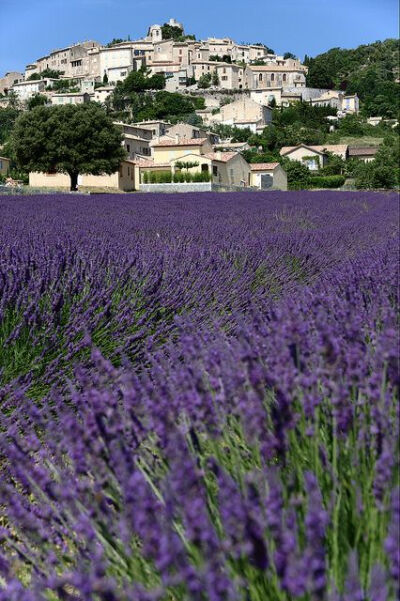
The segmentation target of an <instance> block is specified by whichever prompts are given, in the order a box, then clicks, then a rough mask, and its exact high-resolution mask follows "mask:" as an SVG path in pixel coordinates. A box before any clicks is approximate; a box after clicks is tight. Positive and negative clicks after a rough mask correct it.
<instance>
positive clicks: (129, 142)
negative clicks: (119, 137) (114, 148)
mask: <svg viewBox="0 0 400 601" xmlns="http://www.w3.org/2000/svg"><path fill="white" fill-rule="evenodd" d="M114 125H117V126H118V127H119V128H121V129H122V133H123V136H124V141H123V146H124V148H125V150H126V152H127V153H128V158H129V159H137V158H141V157H143V158H146V157H150V155H151V147H150V142H151V140H152V139H153V134H152V132H151V131H150V130H149V129H146V128H145V127H138V126H136V125H132V124H130V123H121V122H119V121H114Z"/></svg>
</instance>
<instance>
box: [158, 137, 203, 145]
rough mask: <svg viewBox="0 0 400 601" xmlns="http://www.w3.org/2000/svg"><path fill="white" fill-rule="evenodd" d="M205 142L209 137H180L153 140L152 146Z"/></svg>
mask: <svg viewBox="0 0 400 601" xmlns="http://www.w3.org/2000/svg"><path fill="white" fill-rule="evenodd" d="M204 142H207V138H180V140H178V141H177V140H175V139H174V138H169V139H164V140H159V141H158V142H157V141H156V140H153V142H152V143H151V145H152V146H202V145H203V144H204Z"/></svg>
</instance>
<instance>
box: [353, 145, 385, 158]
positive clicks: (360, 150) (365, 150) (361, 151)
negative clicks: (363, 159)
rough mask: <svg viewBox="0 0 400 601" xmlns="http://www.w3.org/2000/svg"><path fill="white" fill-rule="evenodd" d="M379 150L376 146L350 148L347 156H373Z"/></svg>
mask: <svg viewBox="0 0 400 601" xmlns="http://www.w3.org/2000/svg"><path fill="white" fill-rule="evenodd" d="M378 150H379V148H378V147H377V146H364V147H354V146H350V148H349V155H350V156H362V155H368V156H374V155H375V154H376V153H377V152H378Z"/></svg>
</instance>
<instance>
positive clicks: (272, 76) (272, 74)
mask: <svg viewBox="0 0 400 601" xmlns="http://www.w3.org/2000/svg"><path fill="white" fill-rule="evenodd" d="M274 80H275V73H271V81H274Z"/></svg>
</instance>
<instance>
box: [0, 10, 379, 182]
mask: <svg viewBox="0 0 400 601" xmlns="http://www.w3.org/2000/svg"><path fill="white" fill-rule="evenodd" d="M307 73H308V67H307V66H306V65H305V64H302V62H301V61H300V60H299V59H298V58H297V57H296V56H294V55H293V54H292V53H290V52H287V53H285V54H283V55H278V54H276V53H275V52H274V51H273V50H272V49H271V48H268V46H266V45H265V44H261V43H254V44H239V43H237V42H235V41H234V40H232V39H231V38H228V37H227V38H208V39H205V40H196V39H195V37H194V36H193V35H190V34H189V35H187V34H186V33H185V30H184V26H183V25H182V24H181V23H179V22H177V21H176V20H175V19H170V20H169V22H168V23H165V24H164V25H152V26H150V27H149V29H148V31H147V35H145V36H144V37H143V38H141V39H138V40H130V39H125V40H122V39H113V40H112V41H111V42H110V43H108V44H106V45H102V44H100V43H99V42H96V41H93V40H90V41H85V42H80V43H76V44H73V45H71V46H68V47H65V48H61V49H56V50H53V51H51V52H50V53H49V54H48V55H46V56H43V57H40V58H38V59H36V60H34V61H32V62H31V63H30V64H28V65H27V66H26V68H25V72H24V73H19V72H16V71H13V72H9V73H7V74H6V75H5V76H4V77H2V78H0V107H9V106H13V107H18V109H19V110H21V111H24V110H27V109H30V108H32V107H34V106H36V105H41V104H42V105H46V106H51V105H56V106H62V105H71V104H72V105H81V104H86V103H90V102H96V103H99V104H100V105H101V106H103V107H104V109H105V110H106V111H107V112H108V113H109V114H111V115H112V116H113V120H114V123H115V124H117V125H118V126H119V127H120V128H121V130H122V133H123V137H124V143H123V145H124V148H125V150H126V156H127V159H126V161H125V163H124V165H122V166H121V169H120V172H119V174H115V177H114V178H113V179H112V181H111V179H110V177H111V176H104V177H103V178H100V179H99V176H84V175H83V176H81V178H80V184H81V185H82V186H89V187H90V186H93V185H99V186H100V187H101V186H106V187H117V188H118V189H122V190H137V189H139V188H141V189H144V187H145V186H149V185H154V184H166V183H174V182H175V183H177V184H180V183H183V182H185V183H191V180H194V181H195V182H196V183H198V184H199V183H209V182H211V183H214V184H215V185H216V186H217V185H220V186H225V187H227V186H229V187H230V188H231V189H232V188H234V187H248V186H250V187H258V188H279V189H287V174H286V171H287V169H286V168H285V165H284V162H285V161H283V160H281V158H282V159H287V160H292V161H296V162H300V163H302V164H303V166H305V167H306V168H307V169H308V170H309V171H310V172H315V174H318V173H320V174H321V175H322V174H323V171H321V170H323V169H324V168H325V167H326V166H327V164H328V163H329V162H330V159H331V157H332V156H334V157H336V158H338V159H339V160H340V161H342V162H345V161H348V160H349V159H352V158H357V159H359V160H361V161H364V162H370V161H372V160H373V159H374V157H375V155H376V153H377V151H378V148H377V146H375V147H374V146H369V147H366V146H365V145H364V146H362V147H361V148H359V147H354V146H352V145H349V144H337V143H336V144H332V143H330V144H329V143H326V142H325V143H324V139H322V138H321V139H319V137H318V136H317V137H315V136H314V137H311V138H310V136H308V137H307V135H306V132H305V133H304V134H303V137H301V136H300V138H299V137H298V136H297V138H293V140H295V141H294V142H293V143H288V138H282V143H281V144H280V146H279V144H278V143H276V144H275V149H277V151H278V153H279V154H278V155H275V160H268V152H267V153H266V152H264V153H259V158H258V159H257V157H255V156H253V155H254V153H255V150H257V148H258V149H259V150H263V151H265V150H268V148H270V149H271V148H272V146H271V144H270V145H269V146H268V144H266V145H264V143H263V142H262V139H261V138H262V136H264V138H265V137H267V138H268V135H269V136H271V134H270V133H269V134H268V135H267V136H265V132H266V129H267V128H268V129H269V130H271V131H272V129H273V128H271V127H270V126H271V124H272V121H273V115H274V111H276V109H281V110H283V109H285V108H290V107H296V106H300V104H301V105H307V107H306V108H307V110H312V109H318V108H319V109H321V110H320V111H319V112H318V110H317V111H316V112H315V111H314V113H313V115H314V114H315V115H317V116H318V118H319V119H320V120H321V119H323V123H324V126H323V127H324V128H325V129H326V131H327V132H334V131H335V129H336V127H337V124H338V123H339V121H340V120H341V119H345V118H346V117H348V116H351V115H355V116H357V115H358V114H359V111H360V102H359V98H358V96H357V94H356V93H353V94H346V93H345V91H343V90H335V89H326V88H315V87H309V86H307ZM166 94H167V95H166ZM160 105H161V106H162V108H161V109H160ZM295 110H297V109H295ZM138 116H139V118H137V117H138ZM373 121H374V118H372V119H371V120H370V121H369V124H370V125H377V124H378V125H379V118H378V120H375V122H373ZM240 131H242V132H243V134H240ZM238 132H239V133H238ZM259 141H260V145H258V142H259ZM252 142H253V143H252ZM289 142H290V138H289ZM316 142H318V143H316ZM0 152H1V151H0ZM252 153H253V154H252ZM263 157H264V158H263ZM0 160H1V164H0V174H1V173H3V175H5V174H6V173H7V170H8V169H9V166H10V161H9V159H7V157H3V158H2V159H0ZM182 162H184V163H185V165H186V169H185V168H182ZM286 164H287V161H286ZM124 166H125V171H124ZM342 171H343V169H342V168H341V169H340V170H339V173H342ZM333 174H334V175H337V174H338V170H336V172H335V171H334V172H333ZM50 175H51V177H50V176H49V174H45V173H32V174H30V176H29V183H30V184H31V185H32V186H38V187H45V186H49V185H51V186H61V187H62V186H64V184H65V185H66V182H64V179H63V178H64V175H63V174H61V173H60V174H57V175H55V174H50ZM65 178H66V181H67V180H68V178H67V176H65ZM196 178H197V179H196ZM180 180H182V181H180Z"/></svg>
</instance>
